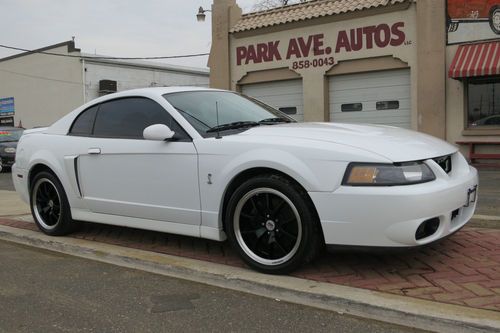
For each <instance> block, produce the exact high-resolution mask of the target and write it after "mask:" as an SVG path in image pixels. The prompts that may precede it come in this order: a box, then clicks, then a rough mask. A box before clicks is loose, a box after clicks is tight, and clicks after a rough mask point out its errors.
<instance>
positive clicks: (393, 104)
mask: <svg viewBox="0 0 500 333" xmlns="http://www.w3.org/2000/svg"><path fill="white" fill-rule="evenodd" d="M376 108H377V110H395V109H399V101H382V102H377V104H376Z"/></svg>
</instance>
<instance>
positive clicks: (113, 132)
mask: <svg viewBox="0 0 500 333" xmlns="http://www.w3.org/2000/svg"><path fill="white" fill-rule="evenodd" d="M154 124H165V125H167V126H168V127H169V128H170V129H171V130H172V131H174V132H175V133H176V136H177V137H178V139H181V140H185V139H188V138H189V137H188V135H187V134H186V132H184V130H183V129H182V128H181V127H180V126H179V125H178V124H177V122H176V121H175V120H174V119H173V118H172V117H171V116H170V114H169V113H168V112H167V111H166V110H165V109H164V108H163V107H162V106H161V105H159V104H158V103H156V102H154V101H152V100H149V99H146V98H139V97H133V98H122V99H118V100H113V101H109V102H106V103H103V104H101V105H100V107H99V112H98V113H97V118H96V122H95V126H94V135H95V136H100V137H110V138H132V139H142V138H143V134H142V133H143V131H144V129H145V128H146V127H148V126H150V125H154Z"/></svg>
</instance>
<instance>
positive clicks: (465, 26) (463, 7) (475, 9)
mask: <svg viewBox="0 0 500 333" xmlns="http://www.w3.org/2000/svg"><path fill="white" fill-rule="evenodd" d="M446 19H447V20H446V21H447V24H446V27H447V30H448V44H456V43H466V42H476V41H480V40H489V39H497V38H500V0H447V1H446Z"/></svg>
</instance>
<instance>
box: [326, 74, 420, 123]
mask: <svg viewBox="0 0 500 333" xmlns="http://www.w3.org/2000/svg"><path fill="white" fill-rule="evenodd" d="M329 90H330V121H332V122H345V123H367V124H384V125H391V126H397V127H404V128H410V127H411V112H410V110H411V99H410V97H411V92H410V70H409V69H398V70H388V71H379V72H370V73H358V74H348V75H339V76H333V77H331V78H330V87H329Z"/></svg>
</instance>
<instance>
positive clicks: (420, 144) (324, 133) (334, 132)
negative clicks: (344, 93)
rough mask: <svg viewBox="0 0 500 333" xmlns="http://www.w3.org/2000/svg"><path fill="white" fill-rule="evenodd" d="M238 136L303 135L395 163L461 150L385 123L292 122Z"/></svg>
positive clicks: (307, 138) (304, 137) (301, 136)
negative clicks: (375, 155)
mask: <svg viewBox="0 0 500 333" xmlns="http://www.w3.org/2000/svg"><path fill="white" fill-rule="evenodd" d="M239 135H251V136H253V135H255V136H272V137H276V138H278V137H282V138H286V137H290V138H295V139H297V138H303V139H306V140H313V141H317V142H318V143H320V142H330V143H336V144H341V145H345V146H351V147H355V148H358V149H362V150H365V151H369V152H371V153H375V154H378V155H381V156H383V157H385V158H387V159H389V160H391V161H393V162H405V161H417V160H424V159H429V158H434V157H439V156H445V155H449V154H452V153H454V152H456V151H457V150H458V149H457V148H456V147H455V146H453V145H451V144H449V143H447V142H445V141H443V140H441V139H438V138H435V137H433V136H430V135H427V134H423V133H419V132H415V131H411V130H407V129H402V128H398V127H391V126H382V125H361V124H344V123H291V124H280V125H272V126H259V127H253V128H251V129H249V130H248V131H245V132H243V133H241V134H239Z"/></svg>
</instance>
